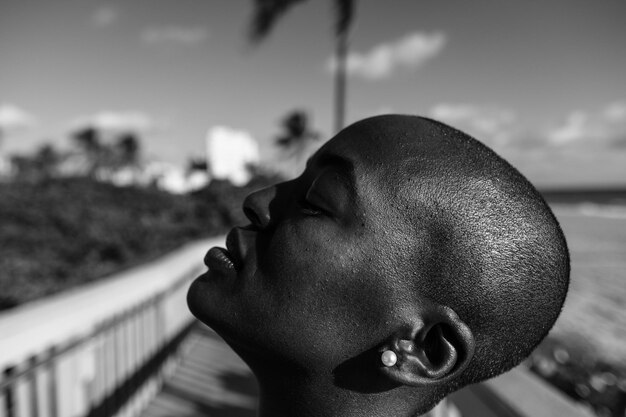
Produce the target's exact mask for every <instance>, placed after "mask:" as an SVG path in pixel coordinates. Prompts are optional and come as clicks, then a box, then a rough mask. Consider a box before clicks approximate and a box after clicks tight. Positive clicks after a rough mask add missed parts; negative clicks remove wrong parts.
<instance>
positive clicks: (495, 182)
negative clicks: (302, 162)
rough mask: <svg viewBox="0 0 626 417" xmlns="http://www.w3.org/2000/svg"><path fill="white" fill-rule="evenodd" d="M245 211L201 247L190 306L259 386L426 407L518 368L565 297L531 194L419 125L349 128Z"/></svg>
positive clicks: (446, 132) (557, 234)
mask: <svg viewBox="0 0 626 417" xmlns="http://www.w3.org/2000/svg"><path fill="white" fill-rule="evenodd" d="M243 210H244V212H245V214H246V216H247V217H248V218H249V220H250V225H248V226H245V227H241V228H235V229H233V231H231V233H229V235H228V239H227V251H223V250H221V249H212V250H211V251H209V253H208V254H207V258H206V263H207V265H208V266H209V271H208V272H207V274H205V275H204V276H202V277H200V278H199V279H198V280H197V281H196V282H195V283H194V284H193V286H192V288H191V289H190V292H189V296H188V301H189V305H190V309H191V311H192V312H193V313H194V314H195V315H196V316H197V317H198V318H199V319H201V320H202V321H204V322H205V323H207V324H208V325H209V326H211V327H213V328H214V329H215V330H216V331H217V332H218V333H220V334H221V335H222V336H223V337H224V338H225V340H226V341H227V342H228V343H229V344H231V346H232V347H233V348H234V349H235V350H236V351H237V352H238V353H239V354H240V355H241V356H242V357H243V358H244V359H245V360H246V361H247V362H248V363H249V364H250V366H251V367H252V369H253V371H255V373H256V374H257V376H258V377H259V379H260V381H261V384H262V385H263V384H264V383H265V382H264V379H266V380H267V381H270V380H276V379H277V378H280V377H281V375H282V376H285V377H287V376H288V377H289V378H299V377H301V378H305V379H306V378H310V379H311V380H314V379H316V378H322V379H323V378H328V379H329V381H332V384H334V385H335V386H336V387H337V388H338V389H342V390H353V391H358V392H361V393H382V392H388V393H391V392H396V393H397V395H400V396H402V395H405V394H403V393H405V392H406V393H408V392H410V391H411V389H415V390H419V391H420V393H421V396H420V397H419V398H417V399H414V400H412V401H418V402H420V404H417V405H416V407H418V406H419V407H422V408H424V407H428V406H431V405H434V404H431V403H432V402H433V401H436V400H437V399H439V398H440V397H441V396H443V395H445V394H446V393H448V392H450V391H452V390H454V389H456V388H458V387H460V386H462V385H465V384H467V383H471V382H477V381H479V380H482V379H485V378H488V377H491V376H494V375H496V374H499V373H502V372H504V371H506V370H508V369H509V368H511V367H513V366H514V365H516V364H517V363H519V362H520V361H521V360H522V359H523V358H524V357H526V356H527V355H528V354H529V353H530V351H531V350H532V348H533V347H534V346H535V345H536V344H537V343H538V342H539V341H540V340H541V339H542V338H543V337H544V336H545V334H546V333H547V331H548V330H549V329H550V328H551V326H552V324H553V323H554V321H555V320H556V317H557V316H558V314H559V312H560V309H561V306H562V303H563V301H564V298H565V294H566V291H567V285H568V279H569V259H568V254H567V247H566V245H565V240H564V238H563V234H562V232H561V230H560V228H559V226H558V223H557V222H556V220H555V218H554V216H553V215H552V213H551V211H550V210H549V208H548V207H547V206H546V204H545V203H544V201H543V200H542V198H541V197H540V196H539V194H538V193H537V192H536V191H535V189H534V188H533V187H532V186H531V185H530V184H529V183H528V181H526V179H525V178H524V177H523V176H522V175H521V174H519V173H518V172H517V171H516V170H515V169H514V168H513V167H511V166H510V165H509V164H508V163H507V162H505V161H504V160H502V159H501V158H499V157H498V156H497V155H496V154H495V153H493V152H492V151H491V150H489V149H488V148H486V147H485V146H484V145H482V144H480V143H479V142H477V141H475V140H474V139H472V138H470V137H469V136H467V135H465V134H463V133H462V132H459V131H457V130H455V129H453V128H450V127H449V126H446V125H443V124H441V123H438V122H435V121H432V120H429V119H424V118H419V117H413V116H399V115H390V116H380V117H374V118H370V119H366V120H363V121H361V122H358V123H356V124H354V125H351V126H349V127H348V128H346V129H344V130H343V131H342V132H340V133H339V134H338V135H337V136H335V137H334V138H333V139H331V140H330V141H329V142H327V143H326V144H325V145H324V146H323V147H322V148H321V149H320V150H319V151H318V152H317V153H316V154H315V155H313V157H311V159H310V160H309V162H308V164H307V168H306V170H305V171H304V173H303V174H302V175H301V176H300V177H298V178H296V179H294V180H291V181H287V182H284V183H280V184H277V185H275V186H273V187H270V188H268V189H265V190H261V191H258V192H256V193H253V194H251V195H250V196H249V197H248V198H247V199H246V201H245V202H244V205H243ZM386 350H391V351H393V352H394V353H396V355H397V358H398V360H397V362H396V364H394V365H393V366H385V365H384V364H383V363H382V362H381V360H380V354H381V353H382V352H383V351H386ZM268 383H270V382H268ZM420 398H421V399H420ZM419 407H418V408H416V409H420V408H419Z"/></svg>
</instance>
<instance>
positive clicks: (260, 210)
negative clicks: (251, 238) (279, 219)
mask: <svg viewBox="0 0 626 417" xmlns="http://www.w3.org/2000/svg"><path fill="white" fill-rule="evenodd" d="M275 196H276V187H275V186H272V187H267V188H264V189H262V190H259V191H255V192H253V193H252V194H250V195H248V197H246V199H245V200H244V201H243V212H244V214H245V215H246V217H247V218H248V219H249V220H250V222H251V223H252V225H253V226H254V227H257V228H259V229H261V230H262V229H265V228H267V227H268V226H269V225H270V223H271V222H272V216H271V214H270V203H271V202H272V200H274V197H275Z"/></svg>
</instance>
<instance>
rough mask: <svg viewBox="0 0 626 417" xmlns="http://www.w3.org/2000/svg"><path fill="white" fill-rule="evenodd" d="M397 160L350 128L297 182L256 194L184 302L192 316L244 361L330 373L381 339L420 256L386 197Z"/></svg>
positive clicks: (391, 149) (397, 153)
mask: <svg viewBox="0 0 626 417" xmlns="http://www.w3.org/2000/svg"><path fill="white" fill-rule="evenodd" d="M383 146H384V148H383ZM404 151H405V149H403V147H402V146H400V145H398V146H391V145H390V143H389V142H385V143H384V144H383V143H381V140H380V139H376V138H375V137H370V133H369V131H368V130H367V129H365V130H364V129H359V128H354V127H353V128H348V129H346V130H344V131H343V132H341V133H340V134H339V135H338V136H337V137H335V138H333V139H332V140H331V141H329V142H328V143H327V144H326V145H325V146H323V147H322V148H321V149H320V150H319V151H318V152H317V153H316V154H315V155H314V156H313V157H312V158H311V159H310V160H309V162H308V164H307V168H306V170H305V171H304V173H303V174H302V175H301V176H300V177H298V178H296V179H294V180H292V181H288V182H284V183H280V184H277V185H276V186H273V187H271V188H267V189H265V190H262V191H258V192H256V193H253V194H251V195H250V196H249V197H248V198H247V199H246V201H245V203H244V205H243V210H244V212H245V214H246V216H247V217H248V218H249V220H250V224H249V225H247V226H244V227H237V228H234V229H233V230H232V231H231V232H230V233H229V234H228V237H227V240H226V249H221V248H213V249H211V250H210V251H209V252H208V254H207V256H206V258H205V263H206V264H207V266H208V267H209V271H208V272H207V273H206V274H205V275H203V276H201V277H200V278H198V279H197V280H196V281H195V282H194V284H193V285H192V287H191V289H190V291H189V296H188V302H189V306H190V309H191V311H192V312H193V313H194V315H196V316H197V317H198V318H199V319H201V320H202V321H204V322H205V323H207V324H208V325H209V326H211V327H213V328H214V329H215V330H216V331H217V332H218V333H220V335H222V336H223V337H224V338H225V339H226V340H227V342H229V343H230V344H231V346H233V348H234V349H235V350H236V351H237V352H238V353H239V354H240V355H241V356H242V357H244V359H246V360H248V361H249V362H251V361H252V362H254V361H255V360H257V361H263V360H266V361H267V360H270V361H271V360H274V359H275V360H280V361H281V362H282V363H291V364H293V365H295V366H300V367H303V368H311V367H317V368H332V367H333V366H336V365H337V364H338V363H341V362H342V361H344V360H346V359H348V358H350V357H353V356H355V355H358V354H360V353H361V352H363V351H365V350H367V349H371V348H374V347H376V345H377V344H379V343H380V342H381V341H383V340H385V339H386V338H388V337H389V336H390V334H388V333H389V331H390V330H389V329H391V328H393V325H392V324H393V323H394V322H395V321H397V320H398V319H399V316H400V315H401V311H402V309H403V308H408V306H409V305H410V304H411V300H408V299H407V296H406V289H407V282H408V281H410V280H412V279H414V275H415V273H418V272H417V271H416V270H415V268H416V267H415V265H416V264H418V263H419V262H416V259H417V258H419V257H420V256H421V255H422V254H420V250H421V249H420V248H421V247H422V246H423V244H422V242H421V240H422V238H421V237H420V233H419V232H417V233H416V230H415V227H414V226H411V225H410V224H409V222H408V221H407V220H406V219H405V218H404V217H403V215H402V208H401V207H399V206H401V204H400V200H399V199H398V197H397V196H394V195H393V190H392V189H391V188H392V187H389V186H388V181H389V176H390V175H392V171H393V165H391V164H389V161H385V160H383V158H386V159H390V160H392V161H393V160H396V159H399V158H400V157H401V153H402V152H404ZM383 155H384V156H383ZM390 167H391V168H390Z"/></svg>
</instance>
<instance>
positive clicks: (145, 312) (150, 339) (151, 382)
mask: <svg viewBox="0 0 626 417" xmlns="http://www.w3.org/2000/svg"><path fill="white" fill-rule="evenodd" d="M218 241H219V242H221V241H222V239H219V240H218V239H211V240H204V241H200V242H196V243H193V244H189V245H186V246H185V247H183V248H181V249H179V250H177V251H175V252H173V253H171V254H168V255H166V256H164V257H162V258H161V259H159V260H157V261H154V262H152V263H150V264H149V265H145V266H142V267H136V268H133V269H131V270H129V271H126V272H124V273H121V274H118V275H116V276H114V277H111V278H109V279H105V280H103V281H100V282H96V283H93V284H88V285H84V286H82V287H81V288H78V289H75V290H72V291H68V292H65V293H63V294H59V295H56V296H52V297H48V298H47V299H44V300H41V301H38V302H34V303H30V304H27V305H24V306H21V307H18V308H16V309H14V310H10V311H8V312H5V313H2V314H0V371H1V372H2V373H1V374H0V417H5V416H6V417H30V416H38V417H39V416H52V417H56V416H58V417H65V416H66V415H67V416H94V417H95V416H112V415H125V416H131V415H138V413H139V411H140V410H141V408H142V407H143V406H144V405H145V404H146V403H147V401H148V400H149V399H150V398H151V397H152V396H153V395H154V394H155V393H156V391H157V389H158V386H159V384H160V381H161V379H162V377H163V375H164V372H166V371H167V370H168V369H169V368H171V366H172V364H173V363H174V360H175V357H176V352H177V351H178V350H179V349H180V347H181V346H182V345H181V343H182V342H183V340H184V336H185V334H186V333H187V331H188V330H189V329H190V327H191V326H192V325H193V324H194V322H195V321H194V319H193V316H192V315H191V314H190V313H189V311H188V310H187V306H186V303H185V296H186V292H187V287H188V284H189V283H190V282H191V280H193V278H195V277H196V276H197V275H198V274H199V273H200V271H201V270H203V269H204V268H205V267H203V266H202V262H201V260H202V255H203V253H204V252H205V251H206V248H207V247H209V246H211V245H214V244H217V243H218Z"/></svg>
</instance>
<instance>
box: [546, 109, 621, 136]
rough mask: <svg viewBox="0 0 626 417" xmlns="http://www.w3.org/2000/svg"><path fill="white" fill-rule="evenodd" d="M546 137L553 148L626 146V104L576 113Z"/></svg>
mask: <svg viewBox="0 0 626 417" xmlns="http://www.w3.org/2000/svg"><path fill="white" fill-rule="evenodd" d="M545 137H546V140H547V141H548V143H549V144H551V145H553V146H583V147H588V146H598V145H600V146H605V147H621V146H626V100H625V101H616V102H613V103H609V104H608V105H606V106H605V107H604V108H602V109H600V110H598V111H595V112H585V111H581V110H577V111H573V112H572V113H570V114H569V115H568V116H567V117H566V118H565V120H564V121H563V122H562V123H560V124H558V125H557V126H554V127H552V128H549V129H547V130H546V132H545Z"/></svg>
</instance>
